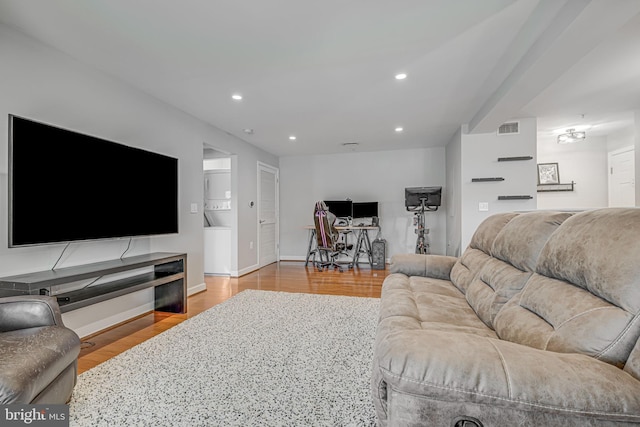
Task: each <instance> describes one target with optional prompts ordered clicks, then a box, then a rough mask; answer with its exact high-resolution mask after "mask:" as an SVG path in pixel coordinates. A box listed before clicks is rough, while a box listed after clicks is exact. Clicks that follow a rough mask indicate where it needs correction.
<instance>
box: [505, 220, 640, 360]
mask: <svg viewBox="0 0 640 427" xmlns="http://www.w3.org/2000/svg"><path fill="white" fill-rule="evenodd" d="M638 260H640V209H637V208H606V209H599V210H594V211H588V212H582V213H578V214H575V215H573V216H572V217H570V218H568V219H567V220H566V221H565V222H564V223H563V224H562V225H561V226H560V227H558V229H557V230H556V232H555V233H553V235H552V236H551V237H550V238H549V240H548V241H547V244H546V245H545V246H544V248H543V249H542V251H541V253H540V258H539V260H538V263H537V266H536V272H535V274H533V276H532V277H531V278H530V279H529V280H528V281H527V283H526V284H525V286H524V288H523V290H522V291H520V292H519V293H518V294H517V295H516V296H514V297H513V298H512V299H511V300H509V302H507V303H506V304H505V305H504V307H503V308H502V310H500V312H499V313H498V315H497V316H496V318H495V320H494V326H495V330H496V332H497V333H498V335H499V337H500V338H502V339H506V340H509V341H513V342H517V343H520V344H525V345H528V346H531V347H535V348H540V349H544V350H550V351H557V352H563V353H569V352H572V353H582V354H586V355H589V356H592V357H595V358H597V359H600V360H603V361H605V362H608V363H611V364H614V365H617V366H622V365H624V364H625V362H626V360H627V358H628V357H629V354H630V352H631V350H632V349H633V347H634V345H635V344H636V341H637V340H638V336H640V321H638V320H639V316H640V263H639V262H638Z"/></svg>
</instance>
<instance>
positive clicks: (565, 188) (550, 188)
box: [538, 181, 576, 193]
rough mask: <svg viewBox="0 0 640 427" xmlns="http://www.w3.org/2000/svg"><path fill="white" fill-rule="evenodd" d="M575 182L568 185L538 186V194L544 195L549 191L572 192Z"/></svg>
mask: <svg viewBox="0 0 640 427" xmlns="http://www.w3.org/2000/svg"><path fill="white" fill-rule="evenodd" d="M574 185H576V183H575V182H573V181H571V183H569V184H540V185H538V193H546V192H551V191H573V186H574Z"/></svg>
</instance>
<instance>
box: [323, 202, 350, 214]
mask: <svg viewBox="0 0 640 427" xmlns="http://www.w3.org/2000/svg"><path fill="white" fill-rule="evenodd" d="M324 203H325V205H327V208H328V209H329V212H331V213H332V214H334V215H335V216H336V217H338V218H347V217H352V216H353V202H352V201H351V200H325V201H324Z"/></svg>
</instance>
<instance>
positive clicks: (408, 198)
mask: <svg viewBox="0 0 640 427" xmlns="http://www.w3.org/2000/svg"><path fill="white" fill-rule="evenodd" d="M441 197H442V187H408V188H405V189H404V205H405V207H406V208H407V209H410V208H417V207H421V206H422V202H423V201H424V206H425V207H433V208H436V209H437V207H438V206H440V203H441Z"/></svg>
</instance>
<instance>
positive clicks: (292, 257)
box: [280, 255, 307, 261]
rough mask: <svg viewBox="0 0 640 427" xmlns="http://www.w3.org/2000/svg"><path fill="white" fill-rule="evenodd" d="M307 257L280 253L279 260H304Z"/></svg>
mask: <svg viewBox="0 0 640 427" xmlns="http://www.w3.org/2000/svg"><path fill="white" fill-rule="evenodd" d="M306 260H307V257H306V256H302V255H280V261H306Z"/></svg>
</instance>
